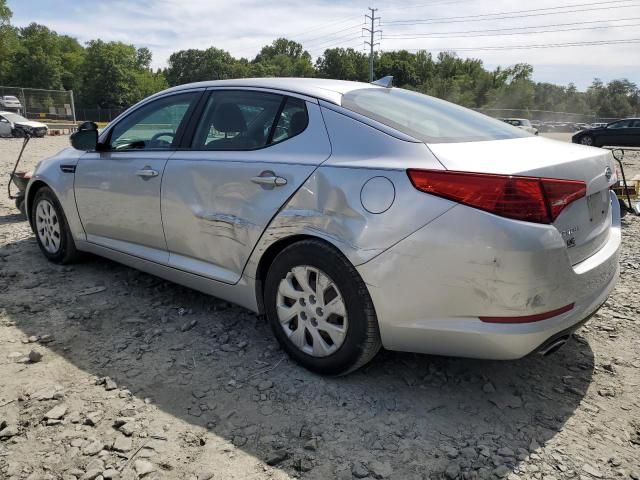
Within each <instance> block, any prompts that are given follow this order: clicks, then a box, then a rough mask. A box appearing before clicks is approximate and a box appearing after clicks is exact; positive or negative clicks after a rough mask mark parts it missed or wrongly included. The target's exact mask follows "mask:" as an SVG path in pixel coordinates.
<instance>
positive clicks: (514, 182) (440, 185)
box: [407, 169, 587, 223]
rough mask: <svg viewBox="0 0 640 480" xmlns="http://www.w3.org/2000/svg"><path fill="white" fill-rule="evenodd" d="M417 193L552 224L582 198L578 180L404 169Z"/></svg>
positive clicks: (580, 184) (582, 189)
mask: <svg viewBox="0 0 640 480" xmlns="http://www.w3.org/2000/svg"><path fill="white" fill-rule="evenodd" d="M407 174H408V175H409V179H410V180H411V183H412V184H413V186H414V187H415V188H417V189H418V190H420V191H422V192H425V193H430V194H432V195H437V196H439V197H443V198H447V199H449V200H453V201H455V202H458V203H462V204H464V205H468V206H470V207H474V208H478V209H480V210H484V211H487V212H490V213H494V214H496V215H500V216H502V217H507V218H513V219H516V220H523V221H526V222H535V223H553V222H554V221H555V219H556V218H557V217H558V215H560V212H562V210H563V209H564V208H565V207H566V206H567V205H569V204H570V203H571V202H574V201H576V200H577V199H579V198H582V197H584V196H585V194H586V192H587V186H586V184H585V183H584V182H583V181H580V180H560V179H556V178H540V177H523V176H517V175H495V174H490V173H470V172H455V171H451V170H418V169H409V170H407Z"/></svg>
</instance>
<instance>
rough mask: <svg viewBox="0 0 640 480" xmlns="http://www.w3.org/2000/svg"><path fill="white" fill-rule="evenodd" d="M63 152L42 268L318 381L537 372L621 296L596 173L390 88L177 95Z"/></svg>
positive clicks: (346, 85)
mask: <svg viewBox="0 0 640 480" xmlns="http://www.w3.org/2000/svg"><path fill="white" fill-rule="evenodd" d="M72 145H73V148H68V149H66V150H63V151H62V152H60V153H58V154H57V155H55V156H54V157H52V158H49V159H47V160H44V161H42V162H41V163H40V164H39V165H38V167H37V169H36V171H35V173H34V175H33V178H32V180H31V182H30V184H29V187H28V191H27V211H28V212H29V221H30V222H31V226H32V228H33V229H34V231H35V232H36V238H37V241H38V244H39V245H40V248H41V250H42V252H43V254H44V255H45V256H46V257H47V258H48V259H49V260H51V261H53V262H58V263H66V262H70V261H72V260H74V259H75V258H76V257H77V254H78V252H80V251H82V252H91V253H93V254H97V255H101V256H104V257H107V258H110V259H113V260H115V261H118V262H122V263H124V264H127V265H130V266H132V267H134V268H138V269H140V270H144V271H146V272H149V273H152V274H154V275H158V276H161V277H164V278H166V279H169V280H171V281H174V282H177V283H181V284H183V285H186V286H189V287H191V288H194V289H197V290H201V291H203V292H207V293H209V294H211V295H215V296H217V297H220V298H224V299H226V300H228V301H231V302H235V303H237V304H239V305H242V306H244V307H246V308H248V309H250V310H252V311H254V312H258V313H264V314H265V315H266V317H267V319H268V321H269V322H270V324H271V326H272V328H273V332H274V334H275V336H276V338H277V339H278V341H279V342H280V344H281V346H282V347H283V348H284V349H285V350H286V351H287V352H288V353H289V355H290V356H291V357H293V358H294V359H296V360H297V361H298V362H300V363H301V364H302V365H304V366H306V367H307V368H309V369H312V370H314V371H317V372H322V373H327V374H344V373H347V372H350V371H353V370H354V369H356V368H358V367H360V366H362V365H364V364H365V363H366V362H368V361H369V360H371V359H372V358H373V357H374V356H375V354H376V353H377V352H378V350H379V349H380V348H381V347H382V346H384V347H385V348H387V349H392V350H403V351H412V352H422V353H430V354H440V355H455V356H468V357H476V358H490V359H516V358H519V357H522V356H525V355H527V354H529V353H531V352H534V351H538V352H543V353H548V352H551V351H553V350H554V349H556V348H557V347H559V346H560V345H561V344H562V343H563V342H564V341H565V340H566V339H567V338H568V337H569V336H570V335H571V333H572V332H573V331H574V330H575V329H576V328H578V327H579V326H580V325H581V324H582V322H584V321H585V320H586V319H588V318H589V317H590V316H591V315H593V313H594V312H595V311H596V310H597V309H598V308H599V306H600V305H601V304H602V303H603V302H604V301H605V300H606V299H607V296H608V295H609V293H610V292H611V290H612V289H613V287H614V285H615V282H616V280H617V277H618V271H619V270H618V255H619V249H620V238H621V234H620V211H619V207H618V202H617V200H616V197H615V196H614V195H613V194H612V193H610V187H611V185H613V184H614V183H615V182H616V173H615V166H614V163H613V159H612V156H611V154H610V153H609V152H607V151H605V150H600V149H597V148H592V147H586V146H583V145H574V144H570V143H560V142H557V141H553V140H549V139H545V138H539V137H536V136H533V135H531V134H529V133H527V132H525V131H523V130H521V129H518V128H514V127H513V126H511V125H508V124H505V123H504V122H501V121H498V120H494V119H491V118H489V117H486V116H484V115H481V114H479V113H476V112H473V111H471V110H467V109H465V108H462V107H459V106H456V105H453V104H451V103H447V102H445V101H442V100H438V99H435V98H432V97H428V96H425V95H421V94H419V93H415V92H411V91H407V90H403V89H399V88H391V87H389V86H386V85H376V84H363V83H354V82H344V81H335V80H321V79H244V80H225V81H214V82H204V83H196V84H190V85H183V86H180V87H176V88H172V89H169V90H166V91H163V92H160V93H158V94H156V95H153V96H152V97H150V98H147V99H145V100H143V101H142V102H140V103H139V104H137V105H135V106H133V107H131V108H130V109H129V110H127V111H126V112H124V113H123V114H122V115H121V116H120V117H118V118H117V119H116V120H115V121H113V122H112V123H111V124H110V125H109V126H108V127H107V128H105V129H104V131H102V132H101V133H100V134H98V132H97V130H96V128H95V125H93V124H85V125H83V126H82V127H81V128H80V130H79V131H78V132H77V133H76V134H74V136H73V137H72Z"/></svg>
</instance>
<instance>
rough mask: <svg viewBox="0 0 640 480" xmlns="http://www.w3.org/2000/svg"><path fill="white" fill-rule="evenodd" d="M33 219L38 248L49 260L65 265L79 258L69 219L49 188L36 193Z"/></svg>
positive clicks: (32, 211) (32, 209) (32, 213)
mask: <svg viewBox="0 0 640 480" xmlns="http://www.w3.org/2000/svg"><path fill="white" fill-rule="evenodd" d="M31 219H32V222H33V227H34V230H35V233H36V239H37V241H38V246H39V247H40V250H41V251H42V253H43V254H44V256H45V257H47V259H49V260H50V261H52V262H54V263H61V264H65V263H70V262H72V261H74V260H76V259H77V258H78V252H77V250H76V245H75V243H74V241H73V236H72V235H71V230H69V225H68V224H67V218H66V217H65V215H64V211H63V210H62V206H61V205H60V202H59V201H58V199H57V198H56V196H55V194H54V193H53V191H52V190H51V189H50V188H49V187H42V188H40V189H39V190H38V191H37V192H36V194H35V196H34V199H33V205H32V207H31Z"/></svg>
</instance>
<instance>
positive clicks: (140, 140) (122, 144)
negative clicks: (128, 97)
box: [109, 92, 200, 150]
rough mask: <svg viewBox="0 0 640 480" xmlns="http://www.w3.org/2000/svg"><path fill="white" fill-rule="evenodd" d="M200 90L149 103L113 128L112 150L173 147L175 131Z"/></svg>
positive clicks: (111, 137)
mask: <svg viewBox="0 0 640 480" xmlns="http://www.w3.org/2000/svg"><path fill="white" fill-rule="evenodd" d="M199 96H200V92H189V93H181V94H177V95H171V96H168V97H163V98H161V99H158V100H156V101H154V102H151V103H148V104H146V105H144V106H142V107H140V108H139V109H137V110H136V111H134V112H133V113H132V114H130V115H128V116H127V117H125V118H123V119H122V120H121V121H120V122H118V124H117V125H115V126H114V127H113V129H112V130H111V134H110V141H109V145H110V148H111V150H169V149H173V148H176V146H177V141H178V138H177V136H178V130H180V128H181V127H182V126H183V123H184V122H185V121H186V114H187V111H188V110H189V108H190V107H191V105H192V104H193V103H194V102H195V101H196V100H197V98H198V97H199Z"/></svg>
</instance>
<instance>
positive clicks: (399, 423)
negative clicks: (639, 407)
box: [0, 237, 594, 478]
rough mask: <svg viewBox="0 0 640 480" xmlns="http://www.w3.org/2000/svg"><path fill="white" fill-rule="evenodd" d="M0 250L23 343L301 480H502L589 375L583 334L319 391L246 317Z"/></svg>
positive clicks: (147, 283)
mask: <svg viewBox="0 0 640 480" xmlns="http://www.w3.org/2000/svg"><path fill="white" fill-rule="evenodd" d="M4 250H5V251H6V252H8V253H9V255H8V256H6V257H4V258H0V273H1V275H0V282H1V283H0V304H2V305H4V308H5V310H6V313H7V315H8V317H9V319H10V320H11V321H12V322H15V325H16V326H17V327H18V328H19V329H20V330H21V331H22V332H23V333H24V336H25V338H26V337H29V336H31V335H43V334H50V335H52V336H53V341H51V342H50V343H47V344H46V345H44V346H43V347H42V348H41V350H42V349H44V348H46V349H49V350H50V352H53V353H55V354H57V355H60V356H62V357H63V358H64V359H66V360H67V361H69V362H71V363H72V364H74V365H75V366H76V367H78V368H79V369H82V370H83V371H85V372H87V373H88V374H90V375H94V376H96V377H105V376H108V377H110V378H111V379H113V380H114V381H115V382H116V384H117V385H118V386H122V387H123V388H124V387H126V388H127V389H128V390H129V391H130V392H131V393H132V394H133V395H134V396H136V397H139V398H150V399H151V402H152V403H153V404H154V405H155V406H156V407H157V408H159V409H161V410H163V411H164V412H166V413H168V414H170V415H171V416H173V417H175V418H176V419H178V420H180V421H181V422H184V424H186V425H188V426H190V427H193V428H199V427H201V429H202V431H208V432H209V433H208V434H212V435H216V436H218V437H221V438H223V439H226V440H228V442H229V443H230V444H233V445H234V447H233V448H237V449H241V450H243V451H244V452H246V453H249V454H250V455H252V456H254V457H255V458H256V459H259V460H261V461H263V462H268V463H270V464H274V465H277V468H279V469H282V470H284V471H285V472H287V473H290V474H295V475H299V476H302V477H304V478H334V476H339V478H351V469H352V468H353V469H354V474H356V475H357V476H358V478H362V476H367V475H368V474H370V475H371V476H373V477H377V478H383V477H384V476H385V475H386V474H388V473H389V471H390V472H392V473H390V474H389V475H388V476H390V478H427V477H429V478H431V477H430V476H431V475H438V474H440V475H441V474H442V473H443V472H445V470H447V469H448V470H447V475H448V476H449V477H448V478H455V476H456V475H460V478H462V476H463V475H465V472H476V473H475V474H473V475H479V476H481V477H482V475H484V474H486V475H489V476H491V474H492V472H494V470H496V469H501V471H500V472H498V471H496V472H495V473H496V474H499V475H500V476H505V477H506V476H507V474H508V473H509V472H511V471H514V472H518V471H519V469H520V468H521V466H522V463H523V462H527V460H528V458H529V457H530V455H532V454H534V455H535V451H536V449H537V448H539V446H541V445H544V444H545V443H546V442H547V441H549V440H550V439H552V438H553V437H554V435H556V433H557V432H558V431H560V430H561V429H562V428H563V425H564V424H565V422H566V421H567V420H568V419H570V418H571V416H572V414H573V412H574V411H575V410H576V408H577V407H578V405H579V404H580V403H581V401H582V399H583V397H584V396H585V392H586V390H587V388H588V386H589V384H590V382H591V377H592V375H593V369H594V357H593V352H592V351H591V349H590V347H589V344H588V343H587V342H586V340H584V339H583V338H582V337H580V335H579V334H578V335H577V336H576V338H574V339H573V340H572V341H570V342H569V343H568V344H567V345H565V346H564V347H563V348H562V349H560V350H559V351H558V352H556V353H555V354H553V355H551V356H548V357H541V356H536V355H533V356H530V357H527V358H524V359H522V360H518V361H510V362H493V361H479V360H473V359H462V358H444V357H434V356H427V355H416V354H409V353H396V352H388V351H383V352H381V353H380V354H379V355H378V356H377V357H376V358H375V359H374V360H373V361H372V362H371V363H370V364H368V365H367V366H366V367H365V368H362V369H361V370H359V371H357V372H355V373H352V374H350V375H348V376H345V377H338V378H332V377H322V376H318V375H314V374H312V373H309V372H308V371H306V370H304V369H302V368H301V367H299V366H297V365H296V364H295V363H293V362H291V361H290V360H289V359H288V358H287V357H286V356H285V355H284V353H283V352H282V351H281V350H280V349H279V348H278V346H277V345H276V342H275V339H274V337H273V336H272V334H271V332H270V330H269V327H268V326H267V325H266V323H265V321H264V320H263V319H261V318H259V317H257V316H256V315H254V314H252V313H250V312H248V311H246V310H244V309H242V308H240V307H237V306H233V305H231V304H228V303H227V302H224V301H221V300H218V299H216V298H213V297H210V296H207V295H204V294H200V293H198V292H195V291H193V290H189V289H187V288H183V287H181V286H178V285H175V284H173V283H170V282H166V281H163V280H161V279H158V278H156V277H153V276H150V275H147V274H144V273H141V272H138V271H136V270H133V269H129V268H127V267H124V266H121V265H119V264H117V263H114V262H111V261H108V260H103V259H98V258H95V257H90V258H89V259H87V260H86V261H85V262H83V263H79V264H76V265H73V266H71V267H61V266H56V265H52V264H50V263H48V262H47V261H46V260H45V259H44V257H43V256H42V255H41V253H40V252H39V251H38V248H37V245H36V243H35V240H34V239H33V237H31V238H28V239H26V240H21V241H19V242H16V243H13V244H11V245H7V246H6V248H5V249H4ZM25 347H27V346H25ZM46 357H47V354H46V350H45V361H46ZM387 468H388V469H389V471H386V472H385V471H384V470H385V469H387ZM438 478H439V477H438ZM470 478H474V477H470Z"/></svg>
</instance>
